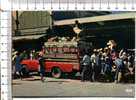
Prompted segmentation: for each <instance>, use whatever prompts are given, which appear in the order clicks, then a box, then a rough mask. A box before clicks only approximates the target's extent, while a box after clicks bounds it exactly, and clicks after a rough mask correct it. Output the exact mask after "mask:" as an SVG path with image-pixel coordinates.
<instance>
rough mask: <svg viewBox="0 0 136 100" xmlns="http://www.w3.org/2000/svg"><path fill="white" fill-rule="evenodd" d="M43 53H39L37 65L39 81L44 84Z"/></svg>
mask: <svg viewBox="0 0 136 100" xmlns="http://www.w3.org/2000/svg"><path fill="white" fill-rule="evenodd" d="M43 55H44V54H43V53H42V52H40V53H39V59H38V60H39V65H40V76H41V81H42V82H44V80H45V79H44V77H45V58H44V57H43Z"/></svg>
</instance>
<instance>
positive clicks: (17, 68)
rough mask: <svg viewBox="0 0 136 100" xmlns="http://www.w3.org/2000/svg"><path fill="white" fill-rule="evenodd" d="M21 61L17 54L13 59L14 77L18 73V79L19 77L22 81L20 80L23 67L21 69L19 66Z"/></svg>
mask: <svg viewBox="0 0 136 100" xmlns="http://www.w3.org/2000/svg"><path fill="white" fill-rule="evenodd" d="M21 61H22V57H21V55H20V53H19V52H17V54H16V58H15V75H16V74H17V73H19V77H20V78H21V80H22V78H23V75H22V68H23V67H22V65H21Z"/></svg>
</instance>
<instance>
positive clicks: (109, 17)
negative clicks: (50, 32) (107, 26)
mask: <svg viewBox="0 0 136 100" xmlns="http://www.w3.org/2000/svg"><path fill="white" fill-rule="evenodd" d="M135 17H136V12H127V13H118V14H109V15H103V16H95V17H85V18H74V19H68V20H61V21H55V22H54V25H71V24H75V21H76V20H78V21H79V23H91V22H100V21H111V20H121V19H132V18H135Z"/></svg>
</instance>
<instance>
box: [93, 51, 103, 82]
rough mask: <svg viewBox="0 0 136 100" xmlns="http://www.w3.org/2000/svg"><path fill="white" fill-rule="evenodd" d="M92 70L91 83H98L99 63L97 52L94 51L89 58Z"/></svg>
mask: <svg viewBox="0 0 136 100" xmlns="http://www.w3.org/2000/svg"><path fill="white" fill-rule="evenodd" d="M91 62H92V68H93V81H98V79H99V76H100V72H101V62H100V55H99V52H98V50H96V49H94V53H93V54H92V56H91Z"/></svg>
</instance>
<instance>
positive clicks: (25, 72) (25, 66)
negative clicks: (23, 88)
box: [21, 65, 29, 76]
mask: <svg viewBox="0 0 136 100" xmlns="http://www.w3.org/2000/svg"><path fill="white" fill-rule="evenodd" d="M22 67H23V68H22V70H21V72H22V74H23V76H29V70H28V69H27V65H22Z"/></svg>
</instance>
